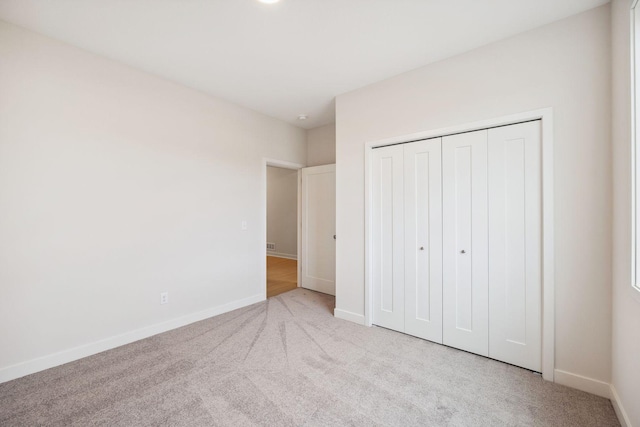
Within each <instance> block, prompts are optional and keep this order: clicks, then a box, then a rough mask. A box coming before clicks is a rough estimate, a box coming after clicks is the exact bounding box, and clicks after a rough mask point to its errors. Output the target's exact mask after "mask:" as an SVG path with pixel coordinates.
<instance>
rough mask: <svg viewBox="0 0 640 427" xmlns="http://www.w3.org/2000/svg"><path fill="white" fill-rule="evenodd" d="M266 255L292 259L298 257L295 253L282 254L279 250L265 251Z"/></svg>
mask: <svg viewBox="0 0 640 427" xmlns="http://www.w3.org/2000/svg"><path fill="white" fill-rule="evenodd" d="M267 256H273V257H276V258H286V259H294V260H297V259H298V256H297V255H293V254H283V253H281V252H272V251H267Z"/></svg>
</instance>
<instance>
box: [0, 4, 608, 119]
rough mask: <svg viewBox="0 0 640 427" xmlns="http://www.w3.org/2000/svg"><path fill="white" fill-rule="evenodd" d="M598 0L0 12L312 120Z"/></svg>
mask: <svg viewBox="0 0 640 427" xmlns="http://www.w3.org/2000/svg"><path fill="white" fill-rule="evenodd" d="M607 2H608V0H281V2H280V3H278V4H275V5H266V4H262V3H259V2H258V1H257V0H55V1H52V0H0V19H1V20H4V21H7V22H11V23H14V24H17V25H20V26H22V27H25V28H28V29H31V30H34V31H37V32H39V33H42V34H45V35H48V36H50V37H53V38H56V39H58V40H62V41H65V42H68V43H70V44H72V45H75V46H78V47H81V48H84V49H86V50H89V51H91V52H95V53H98V54H101V55H104V56H106V57H109V58H112V59H115V60H118V61H121V62H124V63H126V64H129V65H132V66H134V67H137V68H139V69H142V70H145V71H148V72H150V73H153V74H156V75H159V76H163V77H165V78H167V79H170V80H173V81H176V82H179V83H182V84H184V85H186V86H190V87H192V88H196V89H199V90H201V91H204V92H207V93H209V94H212V95H215V96H217V97H221V98H224V99H227V100H229V101H231V102H234V103H236V104H239V105H243V106H245V107H248V108H251V109H253V110H256V111H259V112H262V113H264V114H267V115H269V116H272V117H276V118H279V119H282V120H284V121H287V122H289V123H292V124H294V125H296V126H300V127H304V128H307V129H309V128H313V127H316V126H320V125H323V124H326V123H331V122H333V120H334V108H333V99H334V97H335V96H336V95H339V94H341V93H344V92H348V91H350V90H353V89H357V88H359V87H362V86H365V85H367V84H370V83H373V82H376V81H379V80H383V79H385V78H388V77H391V76H394V75H396V74H399V73H402V72H405V71H408V70H411V69H414V68H417V67H420V66H422V65H425V64H428V63H430V62H434V61H438V60H440V59H443V58H446V57H450V56H453V55H456V54H459V53H462V52H465V51H468V50H471V49H474V48H476V47H479V46H482V45H484V44H487V43H490V42H493V41H496V40H500V39H503V38H506V37H509V36H511V35H514V34H517V33H519V32H523V31H526V30H529V29H532V28H535V27H538V26H541V25H544V24H546V23H549V22H552V21H556V20H558V19H561V18H564V17H567V16H570V15H573V14H576V13H579V12H582V11H585V10H588V9H591V8H593V7H596V6H599V5H602V4H605V3H607ZM0 60H1V58H0ZM303 113H304V114H308V115H309V119H308V120H306V121H304V122H302V121H298V120H297V116H298V115H299V114H303Z"/></svg>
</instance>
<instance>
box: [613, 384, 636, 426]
mask: <svg viewBox="0 0 640 427" xmlns="http://www.w3.org/2000/svg"><path fill="white" fill-rule="evenodd" d="M611 404H612V405H613V410H614V411H616V415H617V416H618V421H620V425H621V426H622V427H632V426H631V420H630V419H629V416H628V415H627V412H626V411H625V410H624V407H623V406H622V402H621V401H620V396H618V391H617V390H616V388H615V387H614V386H613V384H611Z"/></svg>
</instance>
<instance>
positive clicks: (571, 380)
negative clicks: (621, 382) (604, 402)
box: [554, 369, 611, 399]
mask: <svg viewBox="0 0 640 427" xmlns="http://www.w3.org/2000/svg"><path fill="white" fill-rule="evenodd" d="M554 381H555V382H556V383H558V384H560V385H565V386H567V387H571V388H575V389H578V390H581V391H586V392H587V393H591V394H595V395H596V396H600V397H606V398H607V399H609V398H610V397H611V387H610V384H609V383H606V382H604V381H600V380H595V379H593V378H589V377H583V376H582V375H578V374H572V373H571V372H566V371H562V370H560V369H556V370H555V371H554Z"/></svg>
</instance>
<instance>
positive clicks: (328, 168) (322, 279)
mask: <svg viewBox="0 0 640 427" xmlns="http://www.w3.org/2000/svg"><path fill="white" fill-rule="evenodd" d="M335 230H336V166H335V165H325V166H315V167H310V168H304V169H302V260H301V263H302V268H301V276H300V281H301V283H300V286H302V287H304V288H307V289H311V290H314V291H318V292H323V293H325V294H331V295H335V294H336V245H335V233H336V231H335Z"/></svg>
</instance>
